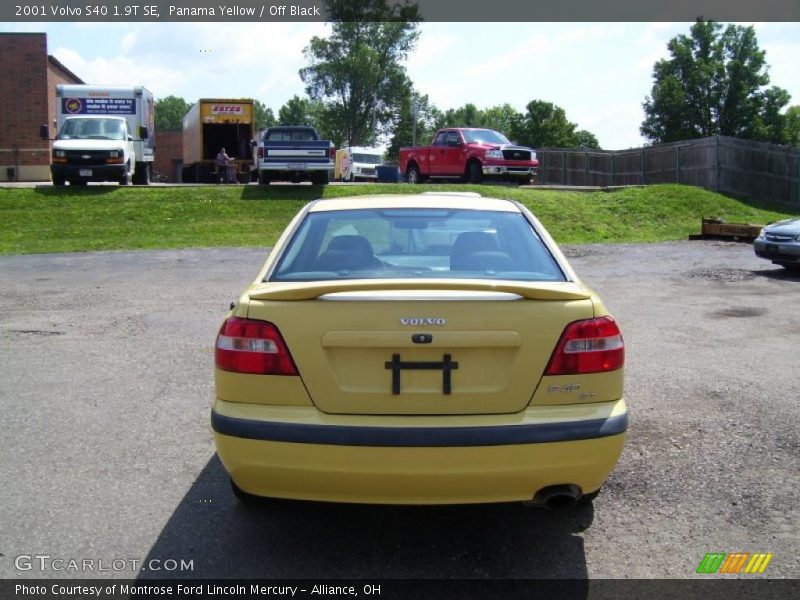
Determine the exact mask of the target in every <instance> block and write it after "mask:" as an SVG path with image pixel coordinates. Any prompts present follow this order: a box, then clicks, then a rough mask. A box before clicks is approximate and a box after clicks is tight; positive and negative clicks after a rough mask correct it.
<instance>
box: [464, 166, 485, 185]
mask: <svg viewBox="0 0 800 600" xmlns="http://www.w3.org/2000/svg"><path fill="white" fill-rule="evenodd" d="M482 179H483V171H482V170H481V165H480V163H478V162H475V161H473V162H471V163H469V164H468V165H467V181H468V182H469V183H474V184H478V183H480V182H481V180H482Z"/></svg>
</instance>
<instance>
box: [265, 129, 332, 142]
mask: <svg viewBox="0 0 800 600" xmlns="http://www.w3.org/2000/svg"><path fill="white" fill-rule="evenodd" d="M318 139H319V137H318V136H317V134H316V133H315V132H314V130H313V129H271V130H270V131H267V133H265V134H264V141H265V142H266V141H267V140H269V141H270V142H313V141H316V140H318Z"/></svg>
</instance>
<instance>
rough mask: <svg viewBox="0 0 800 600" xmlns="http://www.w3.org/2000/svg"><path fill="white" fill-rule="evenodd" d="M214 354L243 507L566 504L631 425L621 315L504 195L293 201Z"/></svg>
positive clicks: (221, 428) (606, 464)
mask: <svg viewBox="0 0 800 600" xmlns="http://www.w3.org/2000/svg"><path fill="white" fill-rule="evenodd" d="M215 362H216V370H215V372H216V400H215V402H214V405H213V409H212V413H211V422H212V427H213V429H214V434H215V438H216V445H217V450H218V453H219V456H220V459H221V460H222V463H223V465H224V466H225V468H226V470H227V471H228V473H229V474H230V477H231V484H232V486H233V490H234V492H235V493H236V494H237V496H239V498H241V499H243V500H247V499H252V498H253V497H258V496H264V497H274V498H293V499H304V500H321V501H332V502H360V503H384V504H458V503H479V502H510V501H526V502H531V503H533V504H535V505H542V506H550V507H564V506H569V505H572V504H575V503H577V502H579V501H580V500H581V499H587V498H591V497H593V496H594V495H595V494H596V492H597V491H598V490H599V489H600V486H601V485H602V484H603V483H604V481H605V480H606V479H607V477H608V475H609V473H610V472H611V470H612V468H613V467H614V465H615V463H616V461H617V459H618V458H619V455H620V452H621V450H622V447H623V444H624V441H625V432H626V429H627V424H628V411H627V407H626V405H625V401H624V399H623V392H622V389H623V364H624V345H623V339H622V335H621V333H620V330H619V328H618V326H617V323H616V321H615V320H614V319H613V318H612V317H611V316H610V315H609V313H608V311H607V310H606V308H605V307H604V306H603V303H602V302H601V301H600V299H599V298H598V296H597V295H596V294H595V293H594V292H593V291H592V290H591V289H589V288H588V287H586V286H585V285H584V284H583V283H581V281H580V280H579V279H578V277H577V275H576V274H575V273H574V272H573V270H572V268H571V267H570V266H569V264H568V263H567V261H566V259H565V257H564V255H563V254H562V253H561V251H560V250H559V248H558V247H557V245H556V244H555V242H554V241H553V240H552V238H551V237H550V235H549V234H548V233H547V232H546V231H545V229H544V228H543V227H542V225H541V224H540V223H539V221H538V220H537V219H536V218H535V217H534V216H533V215H532V214H531V213H530V212H529V211H528V210H527V209H526V208H525V207H524V206H522V205H520V204H518V203H516V202H513V201H510V200H499V199H490V198H483V197H479V196H476V195H470V194H457V193H455V194H454V193H438V194H433V193H427V194H420V195H416V196H400V195H396V196H395V195H386V196H383V195H381V196H361V197H355V198H340V199H329V200H318V201H315V202H312V203H310V204H308V205H307V206H305V207H304V208H303V209H302V210H301V211H300V213H299V214H298V215H297V216H296V217H295V218H294V219H293V220H292V222H291V223H290V225H289V226H288V228H287V229H286V231H285V232H284V233H283V234H282V236H281V238H280V239H279V240H278V242H277V244H276V245H275V247H274V248H273V249H272V251H271V252H270V254H269V256H268V257H267V260H266V262H265V264H264V266H263V267H262V269H261V271H260V272H259V274H258V276H257V278H256V280H255V281H254V282H253V283H252V284H251V285H250V286H249V287H248V288H247V289H246V290H245V291H244V292H243V293H242V295H241V296H240V297H239V299H238V301H237V302H236V303H235V304H234V305H233V308H232V309H231V311H230V312H229V314H228V315H227V316H226V319H225V321H224V323H223V324H222V327H221V329H220V331H219V335H218V336H217V340H216V349H215Z"/></svg>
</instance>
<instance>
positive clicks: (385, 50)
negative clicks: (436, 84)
mask: <svg viewBox="0 0 800 600" xmlns="http://www.w3.org/2000/svg"><path fill="white" fill-rule="evenodd" d="M326 4H327V7H328V12H329V15H330V16H331V18H332V20H333V23H332V24H331V35H330V36H329V37H328V38H320V37H317V36H314V37H313V38H312V39H311V41H310V43H309V45H308V46H307V47H306V48H305V50H304V53H305V55H306V58H307V59H308V61H309V65H308V66H307V67H305V68H303V69H301V70H300V77H301V79H302V80H303V83H305V85H306V92H307V93H308V95H309V96H310V97H311V98H312V99H314V100H318V101H321V102H323V103H324V109H323V112H324V117H325V118H326V120H327V122H328V123H331V124H332V123H338V124H340V125H341V135H342V136H343V140H344V141H346V143H347V145H351V146H352V145H367V144H371V143H373V142H375V141H376V137H377V132H378V130H379V129H380V128H383V127H385V126H386V125H387V124H388V123H389V122H390V121H391V119H392V117H393V115H394V114H395V113H396V110H397V103H398V101H399V100H400V99H401V98H402V97H403V90H404V89H407V88H408V87H410V81H409V80H408V77H407V76H406V72H405V68H404V67H403V66H402V64H401V62H402V61H403V60H404V59H405V58H406V56H407V55H408V52H409V51H410V50H411V49H412V48H413V47H414V44H415V43H416V40H417V37H418V35H419V33H418V31H417V24H416V22H415V21H416V20H417V18H418V17H417V16H416V7H415V6H414V5H393V6H390V5H389V4H390V3H386V2H384V0H328V1H327V2H326Z"/></svg>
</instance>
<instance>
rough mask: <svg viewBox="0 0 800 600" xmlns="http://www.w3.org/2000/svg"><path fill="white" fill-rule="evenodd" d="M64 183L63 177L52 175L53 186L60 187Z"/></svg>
mask: <svg viewBox="0 0 800 600" xmlns="http://www.w3.org/2000/svg"><path fill="white" fill-rule="evenodd" d="M66 183H67V180H66V178H64V177H53V185H54V186H57V187H60V186H63V185H65V184H66Z"/></svg>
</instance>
